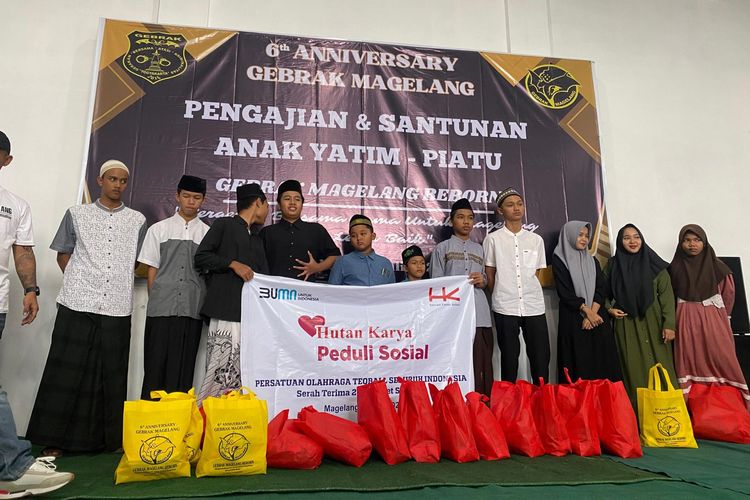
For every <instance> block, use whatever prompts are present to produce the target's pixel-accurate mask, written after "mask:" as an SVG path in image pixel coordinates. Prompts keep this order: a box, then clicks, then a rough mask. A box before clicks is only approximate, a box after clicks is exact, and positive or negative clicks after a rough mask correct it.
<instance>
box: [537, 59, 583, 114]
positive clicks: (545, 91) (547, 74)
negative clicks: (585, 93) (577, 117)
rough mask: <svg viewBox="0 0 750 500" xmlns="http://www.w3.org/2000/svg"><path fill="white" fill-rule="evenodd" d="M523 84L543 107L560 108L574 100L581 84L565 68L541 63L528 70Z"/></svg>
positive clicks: (565, 106)
mask: <svg viewBox="0 0 750 500" xmlns="http://www.w3.org/2000/svg"><path fill="white" fill-rule="evenodd" d="M524 86H525V87H526V91H527V92H528V93H529V95H530V96H531V97H532V98H533V99H534V100H535V101H536V102H538V103H539V104H541V105H542V106H544V107H545V108H551V109H562V108H567V107H568V106H570V105H571V104H573V103H574V102H575V100H576V98H577V97H578V89H579V88H580V86H581V84H580V83H578V81H577V80H576V79H575V78H574V77H573V75H571V74H570V72H569V71H568V70H566V69H565V68H561V67H560V66H556V65H554V64H543V65H541V66H537V67H536V68H534V69H531V70H529V72H528V74H527V75H526V78H525V79H524Z"/></svg>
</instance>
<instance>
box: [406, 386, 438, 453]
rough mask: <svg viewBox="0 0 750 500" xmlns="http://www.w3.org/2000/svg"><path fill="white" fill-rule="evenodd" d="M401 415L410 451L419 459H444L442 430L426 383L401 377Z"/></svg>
mask: <svg viewBox="0 0 750 500" xmlns="http://www.w3.org/2000/svg"><path fill="white" fill-rule="evenodd" d="M398 381H399V382H401V388H400V390H399V393H398V416H399V418H400V419H401V424H402V425H403V426H404V430H405V432H406V440H407V443H408V445H409V452H410V453H411V456H412V457H414V460H416V461H417V462H429V463H432V462H438V461H440V433H439V432H438V426H437V420H435V411H434V410H433V409H432V405H431V404H430V396H429V395H428V394H427V386H426V385H425V383H424V382H418V381H412V380H404V379H402V378H399V379H398Z"/></svg>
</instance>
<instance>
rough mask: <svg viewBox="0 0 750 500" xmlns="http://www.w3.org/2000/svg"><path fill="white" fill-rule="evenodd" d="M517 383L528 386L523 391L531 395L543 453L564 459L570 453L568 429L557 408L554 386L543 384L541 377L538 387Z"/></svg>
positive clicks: (523, 382) (532, 409)
mask: <svg viewBox="0 0 750 500" xmlns="http://www.w3.org/2000/svg"><path fill="white" fill-rule="evenodd" d="M518 383H519V384H521V385H522V386H523V385H524V384H526V385H527V386H529V388H524V390H526V391H527V392H530V393H531V412H532V414H533V415H534V423H535V424H536V430H537V431H538V432H539V438H540V439H541V440H542V446H544V451H545V452H546V453H547V454H548V455H552V456H555V457H564V456H565V455H567V454H568V453H570V451H571V449H570V438H569V437H568V429H566V428H565V421H564V420H563V418H562V415H560V410H559V409H558V408H557V400H556V398H555V388H554V386H552V385H549V384H545V383H544V379H543V378H541V377H540V378H539V387H536V386H533V385H532V384H529V383H528V382H526V381H524V380H521V381H519V382H518Z"/></svg>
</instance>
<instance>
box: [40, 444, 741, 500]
mask: <svg viewBox="0 0 750 500" xmlns="http://www.w3.org/2000/svg"><path fill="white" fill-rule="evenodd" d="M699 444H700V448H699V449H697V450H684V449H645V450H644V451H645V456H644V458H641V459H635V460H619V459H612V457H592V458H582V457H578V456H567V457H562V458H557V457H550V456H544V457H539V458H533V459H532V458H526V457H519V456H515V455H514V456H513V457H511V458H510V459H508V460H502V461H500V462H474V463H469V464H456V463H453V462H450V461H447V460H446V461H443V462H440V463H439V464H417V463H415V462H407V463H405V464H400V465H397V466H388V465H386V464H384V463H383V462H381V461H380V460H379V459H372V460H370V462H368V463H367V464H366V465H365V466H364V467H362V468H359V469H357V468H353V467H348V466H345V465H341V464H338V463H335V462H328V461H326V462H324V464H323V465H322V466H321V467H320V468H319V469H317V470H314V471H291V470H273V469H272V470H269V471H268V474H267V475H258V476H245V477H226V478H201V479H197V478H195V477H192V478H182V479H170V480H163V481H152V482H144V483H130V484H123V485H118V486H115V485H114V470H115V467H116V465H117V462H118V461H119V455H114V454H102V455H77V456H66V457H63V458H61V459H59V460H58V467H59V468H60V470H66V471H72V472H75V473H76V476H77V477H76V480H75V481H74V482H73V483H71V484H70V485H68V486H66V487H65V488H63V489H61V490H59V491H58V492H55V493H54V494H51V495H48V496H46V497H45V498H97V499H103V498H128V499H150V498H200V497H216V496H222V497H224V498H247V497H248V496H250V497H252V498H273V499H278V500H297V499H299V500H303V499H304V500H311V497H317V498H320V499H323V498H325V499H334V500H336V499H341V500H343V499H349V498H354V499H364V498H378V499H383V500H385V499H396V498H405V497H406V496H407V495H408V496H409V498H410V500H417V499H420V498H425V499H427V498H429V499H431V500H432V499H434V498H436V497H440V498H448V499H451V498H461V499H466V498H511V497H512V498H518V497H528V498H539V497H545V496H550V495H551V496H552V498H555V499H557V498H571V499H584V498H611V497H613V496H621V497H623V496H624V497H627V498H682V499H686V498H699V497H701V498H707V497H708V498H712V499H713V498H740V497H746V495H748V494H750V477H749V476H750V474H748V472H750V460H748V459H750V446H742V445H728V444H724V443H712V442H707V441H701V442H699ZM702 464H705V466H702Z"/></svg>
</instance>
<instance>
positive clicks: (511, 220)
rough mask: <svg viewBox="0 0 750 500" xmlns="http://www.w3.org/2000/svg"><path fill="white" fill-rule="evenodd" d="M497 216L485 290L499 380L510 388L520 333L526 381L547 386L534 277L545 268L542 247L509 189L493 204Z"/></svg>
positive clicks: (488, 242)
mask: <svg viewBox="0 0 750 500" xmlns="http://www.w3.org/2000/svg"><path fill="white" fill-rule="evenodd" d="M497 214H498V215H499V216H500V217H502V218H503V220H504V222H505V223H504V224H503V227H501V228H500V229H498V230H497V231H494V232H492V233H490V234H488V235H487V237H486V238H485V239H484V265H485V272H486V273H487V286H488V287H489V288H490V290H492V311H493V312H494V314H495V328H497V343H498V346H499V347H500V376H501V379H502V380H507V381H510V382H515V381H516V378H517V377H518V356H519V355H520V351H521V342H520V340H519V338H518V336H519V331H520V332H522V333H523V340H524V342H525V343H526V355H527V356H528V357H529V365H530V367H531V377H532V381H533V382H534V383H535V384H538V383H539V378H540V377H541V378H543V379H544V380H545V381H549V358H550V348H549V334H548V331H547V318H546V316H545V314H544V295H543V294H542V285H541V284H540V283H539V278H538V272H539V270H540V269H544V268H545V267H547V261H546V257H545V255H544V241H543V240H542V237H541V236H539V235H538V234H535V233H532V232H530V231H527V230H526V229H524V228H523V218H524V216H525V215H526V210H525V207H524V203H523V198H522V197H521V193H519V192H518V191H516V190H515V189H513V188H509V189H506V190H504V191H503V192H501V193H500V195H499V196H498V199H497Z"/></svg>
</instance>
